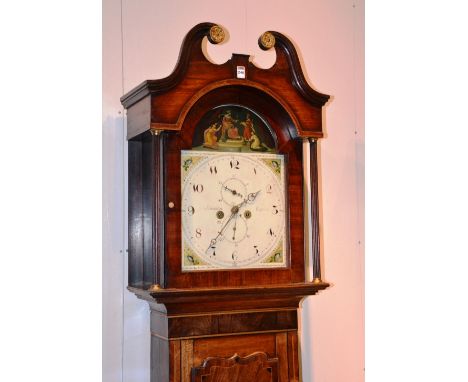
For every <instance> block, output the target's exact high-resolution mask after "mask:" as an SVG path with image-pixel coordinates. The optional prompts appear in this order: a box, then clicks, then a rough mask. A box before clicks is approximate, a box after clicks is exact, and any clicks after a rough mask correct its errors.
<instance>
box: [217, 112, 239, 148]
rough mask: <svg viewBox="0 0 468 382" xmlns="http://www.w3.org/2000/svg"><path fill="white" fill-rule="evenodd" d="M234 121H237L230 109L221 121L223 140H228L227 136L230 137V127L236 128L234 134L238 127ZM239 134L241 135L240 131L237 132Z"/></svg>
mask: <svg viewBox="0 0 468 382" xmlns="http://www.w3.org/2000/svg"><path fill="white" fill-rule="evenodd" d="M234 122H237V121H236V120H235V119H234V118H232V116H231V111H230V110H228V111H226V114H224V116H223V120H222V122H221V126H222V130H221V141H223V142H226V140H227V137H229V130H230V129H235V130H234V131H233V132H232V133H231V134H232V135H233V136H234V135H235V133H236V131H237V129H236V128H235V126H234ZM237 135H239V132H237Z"/></svg>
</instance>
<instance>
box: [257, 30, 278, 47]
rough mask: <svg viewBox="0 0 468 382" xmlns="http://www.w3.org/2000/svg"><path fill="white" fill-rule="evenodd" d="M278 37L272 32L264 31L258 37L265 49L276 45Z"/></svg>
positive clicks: (259, 43) (260, 44) (259, 42)
mask: <svg viewBox="0 0 468 382" xmlns="http://www.w3.org/2000/svg"><path fill="white" fill-rule="evenodd" d="M275 43H276V39H275V36H273V33H271V32H265V33H263V34H262V35H261V36H260V37H259V39H258V45H259V46H260V48H261V49H263V50H268V49H271V48H273V47H274V46H275Z"/></svg>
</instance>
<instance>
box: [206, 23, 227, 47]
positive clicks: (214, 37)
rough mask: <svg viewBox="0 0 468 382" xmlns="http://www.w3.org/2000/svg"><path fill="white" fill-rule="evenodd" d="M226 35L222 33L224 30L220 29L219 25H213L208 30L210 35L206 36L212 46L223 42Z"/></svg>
mask: <svg viewBox="0 0 468 382" xmlns="http://www.w3.org/2000/svg"><path fill="white" fill-rule="evenodd" d="M225 37H226V34H225V33H224V29H223V28H221V27H220V26H219V25H213V26H212V27H211V28H210V34H209V35H208V40H210V42H211V43H212V44H220V43H222V42H223V41H224V38H225Z"/></svg>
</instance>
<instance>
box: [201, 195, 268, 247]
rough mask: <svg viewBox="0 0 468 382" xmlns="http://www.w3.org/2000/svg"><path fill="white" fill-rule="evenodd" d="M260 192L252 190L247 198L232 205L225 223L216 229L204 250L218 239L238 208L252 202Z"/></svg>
mask: <svg viewBox="0 0 468 382" xmlns="http://www.w3.org/2000/svg"><path fill="white" fill-rule="evenodd" d="M259 192H260V190H258V191H257V192H252V193H250V194H248V195H247V198H246V199H244V200H243V201H242V203H240V204H238V205H237V206H234V207H232V209H231V216H229V219H228V220H227V221H226V223H224V225H223V226H222V227H221V229H220V230H219V231H218V235H217V236H216V237H215V238H214V239H211V242H210V245H209V246H208V248H207V249H206V251H205V252H207V251H208V250H209V249H210V247H211V246H213V245H215V244H216V242H217V241H218V237H220V236H221V235H222V234H223V232H224V230H225V229H226V227H227V226H228V224H229V222H230V221H231V220H232V219H233V218H234V216H236V215H237V213H238V212H239V210H240V208H241V207H242V206H243V205H244V204H246V203H247V202H253V201H254V200H255V198H256V197H257V195H258V193H259Z"/></svg>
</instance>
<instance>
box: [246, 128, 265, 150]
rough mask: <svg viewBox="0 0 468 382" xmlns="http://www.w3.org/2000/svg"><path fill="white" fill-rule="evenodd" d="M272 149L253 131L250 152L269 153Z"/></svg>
mask: <svg viewBox="0 0 468 382" xmlns="http://www.w3.org/2000/svg"><path fill="white" fill-rule="evenodd" d="M269 149H270V148H269V147H268V146H267V145H265V144H264V143H262V142H261V141H260V138H259V137H257V135H256V134H255V131H252V136H251V138H250V150H252V151H268V150H269Z"/></svg>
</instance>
